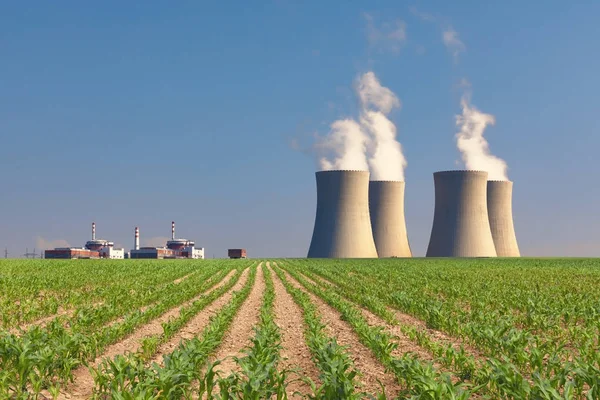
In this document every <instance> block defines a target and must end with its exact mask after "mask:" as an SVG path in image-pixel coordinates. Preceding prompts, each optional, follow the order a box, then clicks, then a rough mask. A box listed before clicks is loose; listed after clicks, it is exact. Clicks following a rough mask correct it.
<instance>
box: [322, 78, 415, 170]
mask: <svg viewBox="0 0 600 400" xmlns="http://www.w3.org/2000/svg"><path fill="white" fill-rule="evenodd" d="M355 90H356V95H357V96H358V98H359V100H360V118H359V122H356V121H355V120H354V119H343V120H338V121H335V122H334V123H333V124H331V130H330V132H329V134H328V135H327V136H325V137H323V138H320V140H318V141H317V144H316V145H315V147H316V149H317V151H320V152H321V153H329V154H328V155H327V154H326V155H325V156H323V157H321V158H320V160H319V167H320V168H321V169H322V170H332V169H358V170H367V169H370V171H371V178H372V179H373V180H398V181H403V180H404V168H405V167H406V159H405V158H404V155H403V154H402V146H401V145H400V143H398V141H397V140H396V133H397V131H396V126H395V125H394V123H393V122H392V121H390V120H389V119H388V118H387V115H388V114H389V113H390V112H391V111H392V109H394V108H396V107H400V105H401V103H400V100H399V99H398V97H396V95H395V94H394V92H392V91H391V90H390V89H388V88H386V87H384V86H381V83H380V82H379V80H378V79H377V77H376V76H375V74H374V73H373V72H367V73H365V74H363V75H362V76H361V77H359V79H358V80H357V82H356V87H355Z"/></svg>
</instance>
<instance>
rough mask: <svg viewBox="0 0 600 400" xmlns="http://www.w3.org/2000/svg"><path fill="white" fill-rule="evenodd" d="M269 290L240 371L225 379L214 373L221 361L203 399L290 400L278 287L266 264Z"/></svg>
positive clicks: (210, 375) (209, 374)
mask: <svg viewBox="0 0 600 400" xmlns="http://www.w3.org/2000/svg"><path fill="white" fill-rule="evenodd" d="M262 271H263V276H264V279H265V286H266V290H265V293H264V297H263V302H262V306H261V308H260V314H259V323H258V324H257V326H255V327H254V336H253V337H252V339H251V345H250V346H249V347H248V348H247V349H245V350H244V353H245V355H244V356H243V357H240V358H237V357H234V359H235V362H236V364H237V365H238V367H239V371H234V372H232V373H231V374H229V376H226V377H221V376H219V374H218V373H215V372H214V367H216V366H217V365H219V363H220V360H217V361H215V362H214V363H213V364H212V365H210V366H209V368H208V372H207V373H206V374H205V375H204V378H203V380H202V383H201V385H200V397H201V398H206V399H287V391H286V388H287V384H288V382H287V380H288V377H290V376H291V375H290V371H288V370H285V369H283V370H280V368H279V363H280V361H281V355H280V352H281V332H280V331H279V327H278V326H277V324H276V323H275V313H274V302H275V288H274V286H273V279H272V276H271V271H270V270H269V268H268V267H267V265H266V264H263V265H262Z"/></svg>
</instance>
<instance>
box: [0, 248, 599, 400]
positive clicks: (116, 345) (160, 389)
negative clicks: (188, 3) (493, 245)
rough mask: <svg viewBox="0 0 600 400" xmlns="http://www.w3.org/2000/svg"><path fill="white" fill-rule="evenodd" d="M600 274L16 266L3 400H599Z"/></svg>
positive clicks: (433, 265) (3, 283)
mask: <svg viewBox="0 0 600 400" xmlns="http://www.w3.org/2000/svg"><path fill="white" fill-rule="evenodd" d="M599 342H600V260H598V259H527V258H516V259H385V260H384V259H378V260H313V259H271V260H267V259H265V260H0V399H62V398H70V399H88V398H93V399H192V398H203V399H266V398H269V399H271V398H273V399H275V398H277V399H286V398H309V399H365V398H367V399H370V398H372V399H396V398H398V399H440V400H445V399H552V400H554V399H556V400H558V399H563V400H565V399H600V351H599V350H600V343H599Z"/></svg>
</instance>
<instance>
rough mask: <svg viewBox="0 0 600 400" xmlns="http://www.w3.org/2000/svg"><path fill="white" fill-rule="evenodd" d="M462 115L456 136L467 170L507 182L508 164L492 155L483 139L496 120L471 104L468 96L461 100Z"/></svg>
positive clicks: (457, 120)
mask: <svg viewBox="0 0 600 400" xmlns="http://www.w3.org/2000/svg"><path fill="white" fill-rule="evenodd" d="M460 104H461V107H462V114H461V115H457V116H456V125H457V126H458V127H459V128H460V131H459V132H458V133H457V134H456V145H457V147H458V150H460V152H461V153H462V159H463V161H464V163H465V166H466V167H467V169H474V170H481V171H487V172H488V180H500V181H507V180H508V176H507V174H506V169H507V166H506V162H505V161H504V160H502V159H501V158H498V157H496V156H494V155H493V154H491V153H490V148H489V144H488V142H487V140H485V138H484V137H483V133H484V131H485V128H486V127H487V126H488V125H494V123H495V122H496V119H495V118H494V116H493V115H491V114H485V113H482V112H481V111H479V110H478V109H477V108H475V106H473V105H471V104H470V99H469V96H468V95H464V96H463V97H462V99H461V102H460Z"/></svg>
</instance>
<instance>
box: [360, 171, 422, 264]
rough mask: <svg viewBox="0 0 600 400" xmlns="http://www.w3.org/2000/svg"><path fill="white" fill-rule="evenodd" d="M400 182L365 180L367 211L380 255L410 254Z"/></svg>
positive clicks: (381, 256) (402, 190)
mask: <svg viewBox="0 0 600 400" xmlns="http://www.w3.org/2000/svg"><path fill="white" fill-rule="evenodd" d="M404 186H405V184H404V182H400V181H371V182H369V213H370V215H371V227H372V228H373V240H374V241H375V247H376V249H377V254H378V255H379V257H380V258H387V257H411V256H412V254H411V251H410V245H409V244H408V235H407V234H406V221H405V219H404Z"/></svg>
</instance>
